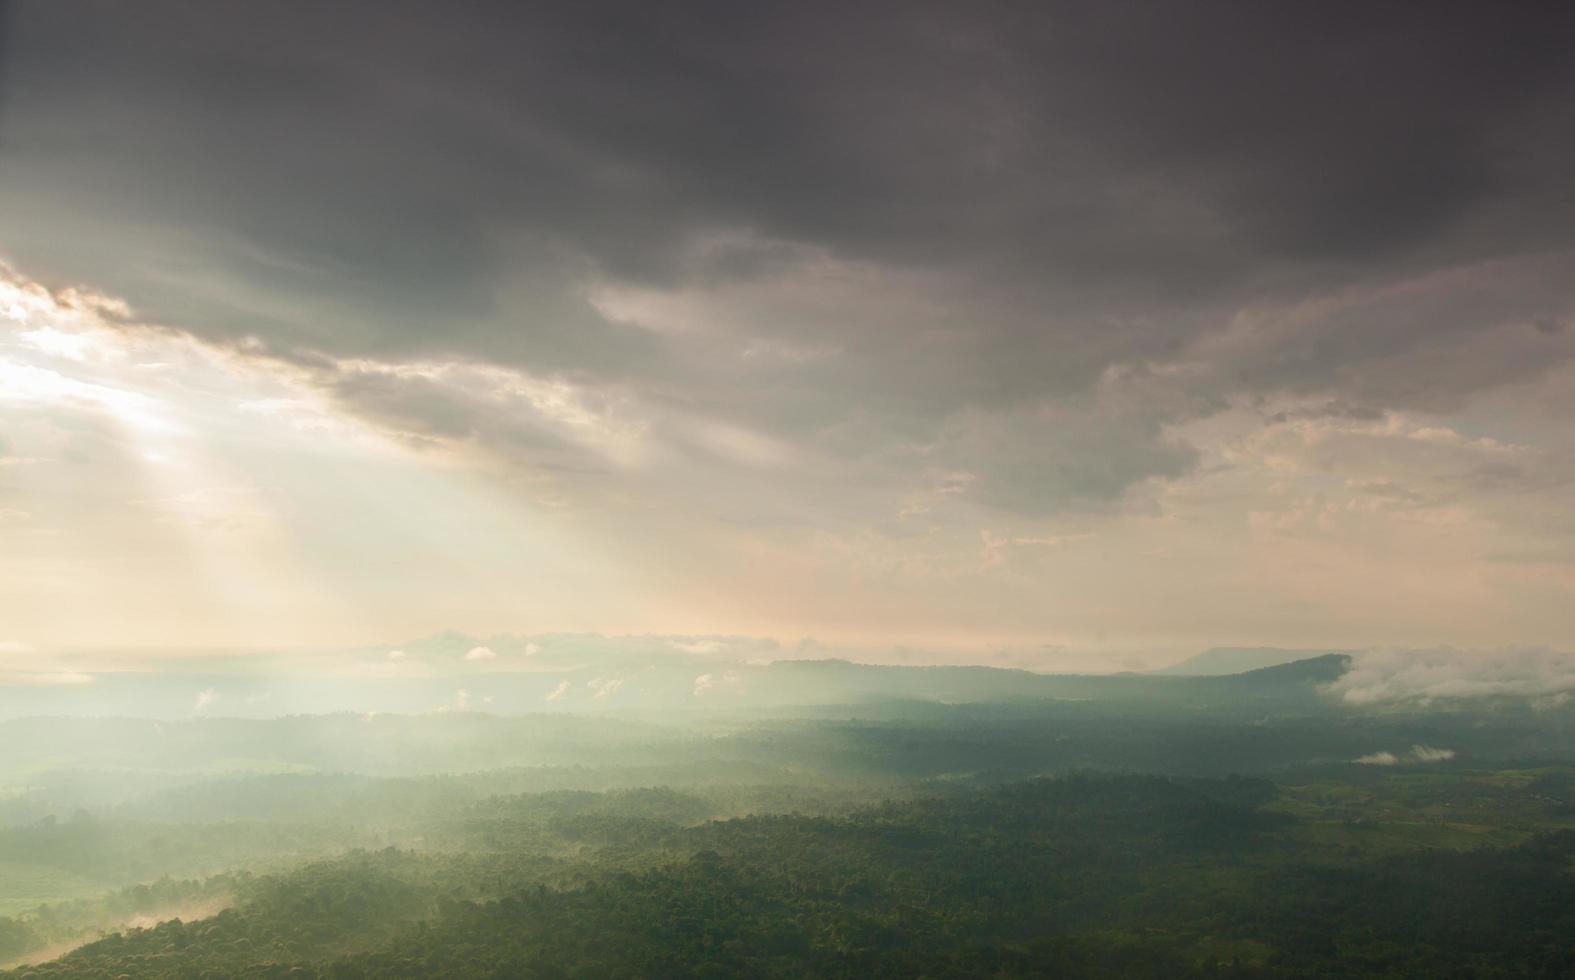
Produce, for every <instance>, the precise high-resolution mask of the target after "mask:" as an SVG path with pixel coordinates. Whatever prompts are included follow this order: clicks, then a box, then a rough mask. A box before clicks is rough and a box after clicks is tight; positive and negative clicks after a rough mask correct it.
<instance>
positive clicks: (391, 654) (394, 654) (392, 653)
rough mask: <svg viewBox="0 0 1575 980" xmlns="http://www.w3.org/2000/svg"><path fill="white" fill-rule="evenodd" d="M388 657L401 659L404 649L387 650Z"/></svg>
mask: <svg viewBox="0 0 1575 980" xmlns="http://www.w3.org/2000/svg"><path fill="white" fill-rule="evenodd" d="M388 659H390V660H403V659H405V651H403V650H390V651H388Z"/></svg>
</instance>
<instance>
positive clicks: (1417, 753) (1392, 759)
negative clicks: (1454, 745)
mask: <svg viewBox="0 0 1575 980" xmlns="http://www.w3.org/2000/svg"><path fill="white" fill-rule="evenodd" d="M1454 757H1455V750H1454V749H1436V748H1433V747H1432V746H1430V745H1413V746H1411V751H1410V752H1408V753H1406V754H1405V755H1403V756H1399V755H1395V754H1394V753H1393V752H1373V753H1370V754H1368V755H1364V756H1359V757H1358V758H1355V759H1352V760H1351V761H1352V762H1355V763H1357V764H1358V765H1363V766H1398V765H1399V764H1400V763H1402V762H1409V763H1422V762H1448V761H1449V760H1450V759H1453V758H1454Z"/></svg>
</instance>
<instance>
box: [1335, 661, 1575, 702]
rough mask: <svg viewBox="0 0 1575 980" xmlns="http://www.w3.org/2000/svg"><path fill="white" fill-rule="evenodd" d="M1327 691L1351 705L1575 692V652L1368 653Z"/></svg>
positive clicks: (1537, 695)
mask: <svg viewBox="0 0 1575 980" xmlns="http://www.w3.org/2000/svg"><path fill="white" fill-rule="evenodd" d="M1330 689H1331V690H1332V691H1333V692H1334V693H1336V694H1338V695H1339V696H1340V697H1341V698H1342V699H1344V700H1345V701H1346V702H1347V703H1350V704H1383V703H1395V702H1407V701H1417V702H1428V701H1435V700H1440V699H1456V698H1483V697H1513V698H1527V699H1535V698H1542V697H1547V696H1551V695H1557V694H1560V693H1562V692H1568V691H1575V654H1570V653H1564V652H1561V651H1555V650H1545V649H1532V650H1523V649H1508V650H1461V649H1456V648H1453V647H1438V648H1434V649H1430V650H1367V651H1363V652H1360V653H1358V654H1356V655H1355V656H1354V657H1353V658H1352V663H1351V669H1350V670H1348V671H1347V672H1346V673H1345V674H1344V675H1343V676H1341V677H1340V678H1339V680H1337V681H1335V682H1334V683H1333V684H1332V685H1331V686H1330Z"/></svg>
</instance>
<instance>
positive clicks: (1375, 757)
mask: <svg viewBox="0 0 1575 980" xmlns="http://www.w3.org/2000/svg"><path fill="white" fill-rule="evenodd" d="M1351 761H1352V762H1356V763H1359V764H1361V765H1364V766H1393V765H1398V764H1399V763H1400V759H1399V758H1398V757H1397V756H1396V755H1395V754H1394V753H1393V752H1374V753H1372V754H1370V755H1364V756H1359V757H1358V758H1355V759H1352V760H1351Z"/></svg>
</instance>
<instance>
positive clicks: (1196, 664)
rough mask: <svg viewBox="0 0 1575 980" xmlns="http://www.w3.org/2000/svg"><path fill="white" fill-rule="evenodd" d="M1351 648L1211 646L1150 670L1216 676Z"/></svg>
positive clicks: (1338, 653)
mask: <svg viewBox="0 0 1575 980" xmlns="http://www.w3.org/2000/svg"><path fill="white" fill-rule="evenodd" d="M1354 652H1355V651H1352V650H1296V649H1287V648H1283V647H1214V648H1212V649H1209V650H1204V651H1203V652H1202V653H1200V654H1197V655H1196V656H1192V657H1188V658H1187V659H1186V660H1183V661H1181V662H1180V663H1177V664H1171V665H1170V666H1169V667H1162V668H1160V669H1159V670H1155V671H1150V673H1152V674H1157V675H1159V676H1161V677H1219V676H1222V675H1224V674H1240V673H1244V672H1245V671H1249V670H1262V669H1263V668H1265V667H1277V666H1279V665H1280V664H1288V663H1294V662H1295V661H1298V660H1310V659H1312V658H1315V657H1326V656H1345V657H1348V656H1350V655H1351V654H1352V653H1354Z"/></svg>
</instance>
